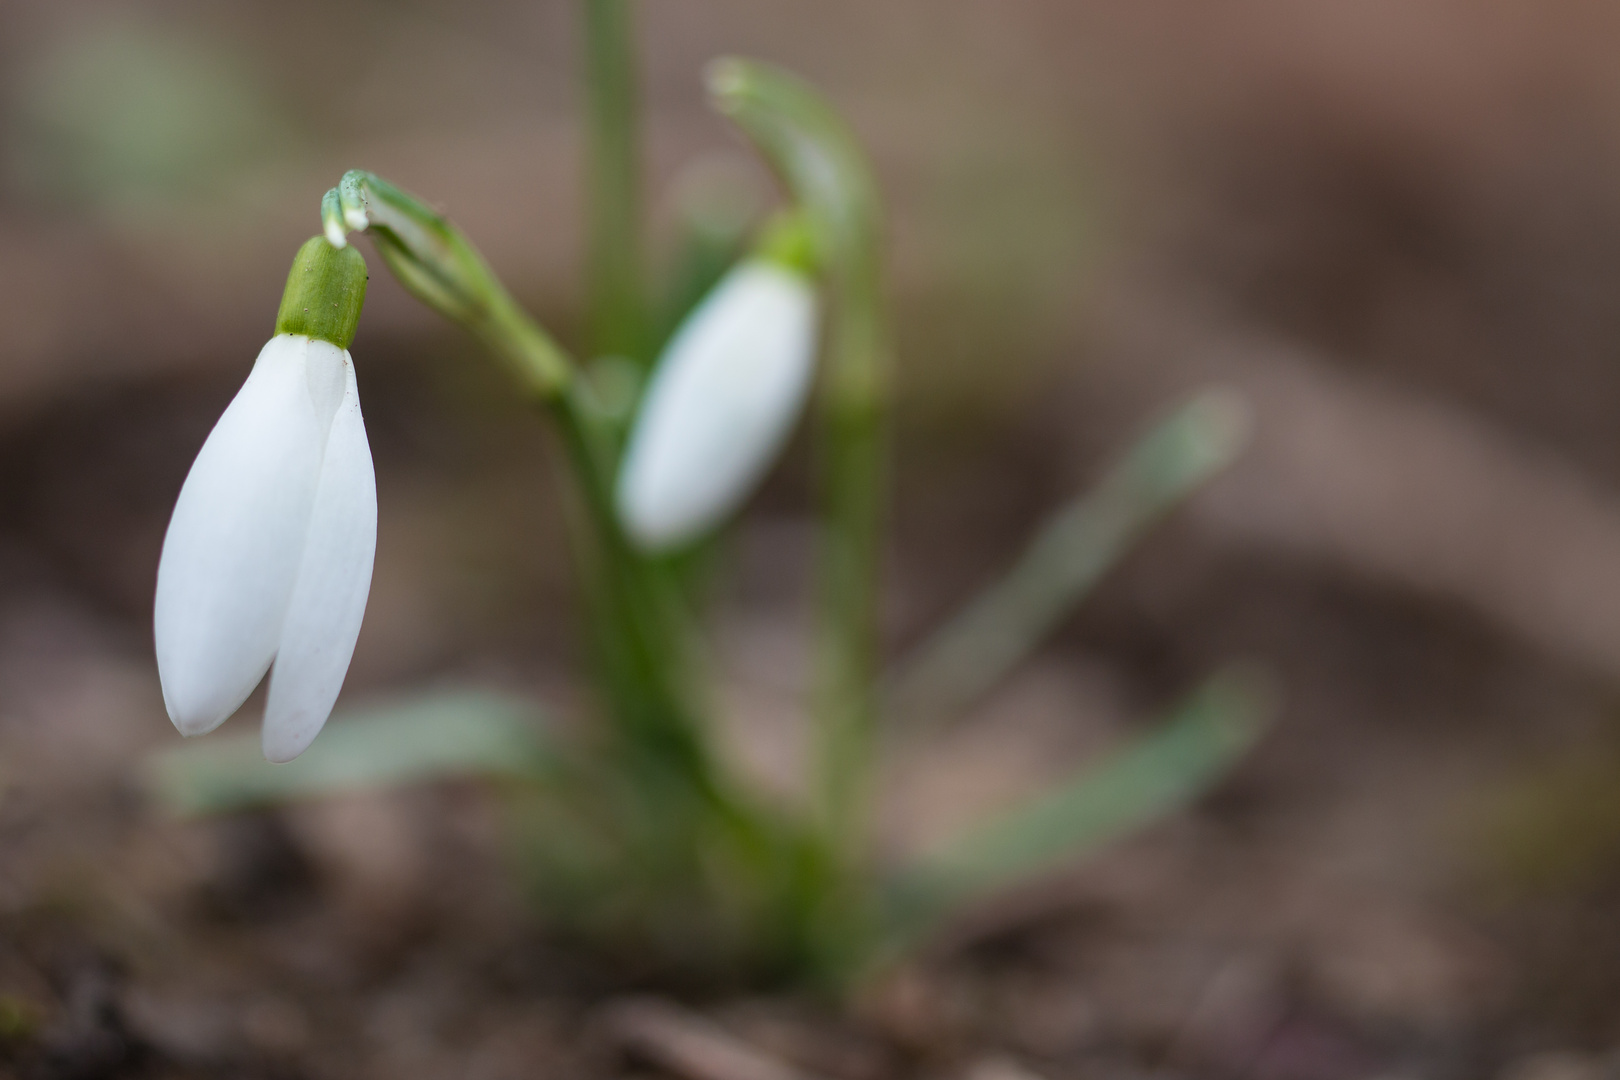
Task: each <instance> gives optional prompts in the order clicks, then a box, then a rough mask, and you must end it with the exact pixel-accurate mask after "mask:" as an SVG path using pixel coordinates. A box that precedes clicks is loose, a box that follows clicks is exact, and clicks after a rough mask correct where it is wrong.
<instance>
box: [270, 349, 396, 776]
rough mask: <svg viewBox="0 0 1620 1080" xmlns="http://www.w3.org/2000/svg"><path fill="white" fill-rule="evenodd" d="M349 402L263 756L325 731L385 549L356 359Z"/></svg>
mask: <svg viewBox="0 0 1620 1080" xmlns="http://www.w3.org/2000/svg"><path fill="white" fill-rule="evenodd" d="M343 363H344V376H345V385H344V393H343V400H342V404H341V405H340V406H339V407H338V410H337V416H336V418H335V419H334V420H333V421H332V428H331V435H330V437H329V439H328V441H327V445H326V457H325V461H324V462H323V464H322V466H321V473H320V486H319V488H318V489H317V491H316V494H315V505H314V512H313V513H312V515H311V516H310V520H309V531H308V534H307V539H306V540H305V542H304V544H303V560H302V562H301V563H300V565H299V567H298V574H297V578H296V581H295V583H294V584H293V588H292V599H291V602H290V603H289V604H288V606H287V612H286V619H285V621H284V622H283V623H282V627H281V645H280V650H279V651H278V652H277V654H276V662H275V667H274V668H273V669H272V670H271V672H270V698H269V702H268V704H267V705H266V707H265V713H264V730H263V744H264V756H265V757H267V758H269V759H270V760H271V761H291V760H292V759H293V758H295V757H297V756H298V755H299V754H301V753H303V752H304V750H305V749H306V748H307V747H308V746H309V744H310V743H311V742H312V741H314V739H315V736H316V735H317V734H319V733H320V730H321V727H322V726H323V725H324V724H325V723H326V718H327V716H328V715H330V714H331V712H332V705H333V703H334V702H336V701H337V696H338V691H339V690H340V689H341V688H342V686H343V677H344V676H345V675H346V674H347V673H348V670H349V659H350V658H351V657H352V656H353V655H354V643H355V639H356V638H357V637H358V636H359V634H360V622H361V619H362V617H363V616H364V615H365V611H366V597H367V596H368V594H369V593H370V591H371V568H372V561H373V558H374V556H375V554H376V550H377V483H376V477H375V475H374V473H373V470H372V464H371V448H370V447H369V446H368V445H367V442H366V427H365V422H364V420H363V419H362V418H361V415H360V396H359V392H358V389H357V387H356V384H355V378H354V365H353V364H352V363H351V362H350V361H349V359H348V354H347V353H345V354H344V356H343Z"/></svg>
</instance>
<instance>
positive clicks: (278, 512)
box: [153, 335, 331, 735]
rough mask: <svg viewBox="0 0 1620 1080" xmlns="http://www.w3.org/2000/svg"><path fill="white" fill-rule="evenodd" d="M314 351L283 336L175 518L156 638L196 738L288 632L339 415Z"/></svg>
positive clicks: (218, 428)
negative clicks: (285, 620) (284, 627)
mask: <svg viewBox="0 0 1620 1080" xmlns="http://www.w3.org/2000/svg"><path fill="white" fill-rule="evenodd" d="M310 344H311V343H310V341H309V339H307V338H302V337H293V336H289V335H278V336H277V337H275V338H272V339H271V340H270V342H269V343H268V344H266V345H265V347H264V348H263V349H262V350H261V351H260V353H259V357H258V360H257V361H256V362H255V363H254V365H253V371H252V373H251V374H249V376H248V379H247V382H246V383H244V384H243V386H242V389H241V390H240V391H239V392H238V393H237V395H236V398H235V400H233V401H232V402H231V404H230V406H229V407H228V408H227V409H226V410H225V413H224V415H223V416H221V417H220V419H219V422H218V423H217V424H215V425H214V430H213V431H212V432H211V433H210V434H209V436H208V439H207V441H206V442H205V443H204V444H203V448H202V450H201V452H200V453H198V455H197V460H196V462H195V463H194V464H193V465H192V467H191V473H190V474H189V475H188V476H187V477H186V482H185V485H184V486H183V487H182V488H181V490H180V497H179V499H178V500H177V501H176V503H175V508H174V515H173V517H172V518H171V519H170V521H169V531H168V534H167V535H166V536H165V538H164V541H163V554H162V556H161V558H160V560H159V562H158V578H157V597H156V602H155V605H154V614H153V630H154V635H155V638H156V646H157V660H158V674H159V677H160V679H161V681H162V684H163V698H164V703H165V704H166V705H167V706H168V710H169V716H170V718H171V719H172V720H173V721H174V724H175V726H176V727H177V728H179V729H180V732H181V733H182V734H184V735H200V734H202V733H203V732H206V731H211V730H212V729H214V728H215V727H217V726H219V724H220V723H222V722H223V721H224V720H225V719H226V718H227V717H228V716H230V715H231V713H233V712H235V711H236V709H237V707H238V706H240V705H241V704H242V701H243V700H244V699H245V698H246V697H247V696H248V694H249V693H251V692H252V690H253V688H254V686H256V685H257V684H258V682H259V680H260V679H261V678H262V677H263V675H264V672H265V669H266V668H267V667H268V666H269V664H270V660H271V658H272V656H273V655H274V653H275V650H276V645H277V641H278V640H279V638H280V635H281V623H282V617H283V614H284V613H285V611H286V608H287V600H288V597H289V596H290V595H291V592H292V585H293V580H294V576H295V574H296V573H297V570H298V564H299V560H300V556H301V553H302V551H303V546H304V544H303V539H304V535H305V533H306V531H307V528H308V524H309V518H310V511H311V508H312V506H313V505H314V501H315V489H316V481H317V479H318V477H319V474H320V465H321V457H322V449H323V444H324V442H325V438H326V431H327V429H328V427H329V426H330V417H331V412H330V411H329V409H328V408H327V405H328V403H327V402H326V401H324V400H322V398H324V397H325V396H327V395H325V394H323V393H321V389H322V383H323V381H324V380H323V379H321V378H320V377H319V376H320V373H319V371H318V370H317V371H314V374H316V376H317V377H316V379H315V380H314V381H313V383H312V381H311V378H310V376H311V374H312V367H311V356H310V352H311V350H310ZM318 367H319V365H318V364H317V365H316V368H318Z"/></svg>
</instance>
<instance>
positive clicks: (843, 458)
mask: <svg viewBox="0 0 1620 1080" xmlns="http://www.w3.org/2000/svg"><path fill="white" fill-rule="evenodd" d="M709 90H710V94H711V96H712V98H713V100H714V102H715V105H716V107H717V108H718V109H719V110H720V111H721V112H723V113H725V114H726V115H727V116H728V117H730V118H731V119H732V121H733V122H735V123H736V124H737V126H738V127H739V128H741V129H742V131H743V132H744V133H745V134H746V135H747V136H748V137H749V138H750V139H751V140H752V141H753V143H754V144H755V146H756V147H757V148H758V149H759V151H760V152H761V154H763V155H764V157H765V159H766V160H767V161H769V162H770V163H771V165H772V167H773V168H775V170H776V171H777V172H778V174H779V175H780V176H781V178H782V180H783V182H784V183H785V184H786V186H787V188H788V190H789V191H790V192H791V193H792V194H793V197H794V200H795V202H796V203H797V204H798V207H799V209H800V210H801V211H802V213H803V214H804V216H805V220H806V222H807V224H808V227H809V230H810V233H811V235H813V236H814V238H815V240H814V246H813V250H814V252H815V254H816V255H817V256H818V258H819V259H820V261H821V265H822V267H823V269H824V271H825V274H826V278H827V286H828V291H829V293H830V296H831V304H830V308H831V315H830V323H829V327H828V335H827V336H828V341H827V351H826V364H825V369H824V379H823V385H822V396H821V405H820V410H821V433H820V437H821V468H822V499H823V505H824V519H823V530H824V531H823V536H822V544H821V586H820V588H821V619H820V631H819V643H818V647H819V662H820V685H819V692H818V695H817V717H818V723H817V733H818V743H819V748H818V755H817V775H816V788H815V790H816V806H817V811H818V813H819V816H820V818H821V820H822V822H823V824H824V827H825V829H826V832H827V837H828V841H829V843H830V844H831V845H832V846H833V848H834V850H835V851H837V852H838V853H839V854H840V857H842V858H844V859H846V860H848V859H855V858H858V857H859V855H860V853H861V846H862V845H863V844H864V841H865V825H866V820H867V816H868V815H867V809H868V807H867V804H868V800H869V798H870V792H869V788H870V770H871V766H872V761H873V753H872V741H873V730H874V726H875V720H876V715H877V709H876V698H875V696H874V685H873V684H874V680H875V670H876V655H877V644H878V642H877V597H878V576H879V563H880V544H881V536H882V526H883V503H884V492H885V489H886V480H887V453H886V445H887V438H886V429H887V422H886V418H887V412H888V382H889V370H890V367H891V359H890V346H889V332H888V320H887V312H886V309H885V305H884V298H883V293H882V284H881V280H880V279H881V258H880V242H881V224H880V214H879V207H878V197H877V188H876V185H875V184H874V183H873V181H872V177H871V173H870V171H869V170H868V168H867V165H866V161H865V158H864V156H863V155H862V153H861V151H860V148H859V146H858V145H857V143H856V141H855V138H854V136H853V134H852V133H851V132H850V131H849V129H848V127H847V126H845V124H844V122H843V120H842V119H841V118H840V117H839V116H838V114H837V113H836V112H835V111H834V110H833V109H832V107H831V106H830V105H828V104H827V102H826V101H825V100H824V99H823V98H822V97H821V96H820V95H819V94H818V93H817V92H816V91H815V90H813V89H812V88H811V87H809V86H808V85H807V84H805V83H804V82H802V81H801V80H799V79H797V78H795V77H794V76H792V75H789V74H788V73H786V72H784V71H782V70H780V69H778V68H774V67H771V66H768V65H765V64H760V63H755V62H752V61H745V60H737V59H728V60H722V61H719V62H717V63H716V64H714V65H713V66H712V67H711V68H710V70H709Z"/></svg>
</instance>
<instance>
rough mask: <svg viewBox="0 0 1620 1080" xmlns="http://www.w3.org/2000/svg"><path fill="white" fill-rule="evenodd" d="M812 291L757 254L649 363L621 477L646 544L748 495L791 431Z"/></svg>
mask: <svg viewBox="0 0 1620 1080" xmlns="http://www.w3.org/2000/svg"><path fill="white" fill-rule="evenodd" d="M815 324H816V297H815V290H814V287H813V286H812V284H811V281H810V279H809V278H808V277H807V276H806V274H805V273H804V272H802V271H800V270H798V269H795V268H792V267H789V266H786V265H783V264H782V263H781V262H778V261H775V260H772V259H769V258H765V257H755V258H751V259H748V260H746V261H744V262H743V263H741V264H740V265H738V266H737V267H736V268H735V269H733V270H732V271H731V272H730V273H729V274H727V275H726V277H725V278H724V279H722V280H721V282H720V283H719V284H718V285H716V286H715V288H714V291H713V292H711V293H710V294H709V296H708V297H707V298H706V299H705V300H704V301H703V302H702V303H701V304H699V305H698V307H697V308H696V309H694V310H693V312H692V314H691V315H689V316H688V317H687V319H686V321H685V322H684V323H683V324H682V325H681V327H680V329H679V330H677V331H676V333H675V336H674V337H673V338H672V339H671V340H670V343H669V346H668V347H667V348H666V349H665V350H664V355H663V356H662V357H661V358H660V359H659V362H658V367H657V369H656V370H655V371H654V372H653V376H652V379H651V381H650V382H649V384H648V386H647V390H646V394H645V396H644V397H643V400H642V404H641V409H640V411H639V413H638V414H637V416H636V422H635V426H634V428H633V430H632V431H631V434H630V441H629V444H628V447H627V449H626V451H625V456H624V463H623V466H622V468H621V471H620V473H619V480H618V492H617V498H618V510H619V517H620V520H621V521H622V522H623V524H624V527H625V530H626V531H627V532H628V533H629V535H630V537H631V539H632V540H633V541H635V542H636V544H638V545H639V546H640V547H642V548H643V549H645V550H649V551H656V550H664V549H668V548H673V547H678V546H679V545H681V544H683V543H685V542H687V541H689V540H692V539H695V538H696V537H698V536H699V535H701V534H702V533H704V532H706V531H707V530H708V529H710V528H711V527H712V526H714V525H715V523H716V522H718V521H719V520H720V519H721V518H723V517H724V516H725V515H726V514H728V513H729V512H730V511H731V510H733V509H734V508H735V507H736V506H737V504H738V503H740V502H742V500H743V499H744V498H746V497H747V495H748V493H749V492H750V491H751V490H752V489H753V487H754V485H755V484H756V483H757V482H758V481H759V479H760V477H761V476H762V475H763V474H764V473H765V470H766V469H767V468H769V467H770V464H771V462H772V460H774V458H775V457H776V453H777V451H778V450H779V449H780V448H781V446H782V443H783V442H784V441H785V440H786V438H787V435H788V432H789V431H791V430H792V428H793V423H794V421H795V420H796V419H797V418H798V415H799V412H800V410H801V408H802V407H803V405H804V401H805V398H806V396H807V395H808V392H809V389H810V383H811V374H812V372H813V369H814V365H815Z"/></svg>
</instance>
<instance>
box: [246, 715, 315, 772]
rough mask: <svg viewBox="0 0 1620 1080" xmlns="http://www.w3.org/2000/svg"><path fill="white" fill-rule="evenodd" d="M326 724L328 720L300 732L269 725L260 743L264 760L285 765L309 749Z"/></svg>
mask: <svg viewBox="0 0 1620 1080" xmlns="http://www.w3.org/2000/svg"><path fill="white" fill-rule="evenodd" d="M325 726H326V721H325V720H322V721H321V722H320V723H319V724H316V725H315V727H314V730H312V731H306V732H302V733H299V734H292V733H289V732H286V731H276V730H274V729H273V728H272V727H269V726H267V727H266V728H265V729H264V732H263V735H262V737H261V740H260V743H259V745H260V747H261V748H262V749H263V750H264V760H266V761H268V762H270V763H271V764H273V765H285V764H286V763H287V762H289V761H291V760H292V759H293V758H295V757H297V756H298V755H299V754H302V753H303V752H304V751H305V750H308V749H309V747H310V744H311V743H313V742H314V741H315V736H317V735H319V734H320V733H321V728H323V727H325Z"/></svg>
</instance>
